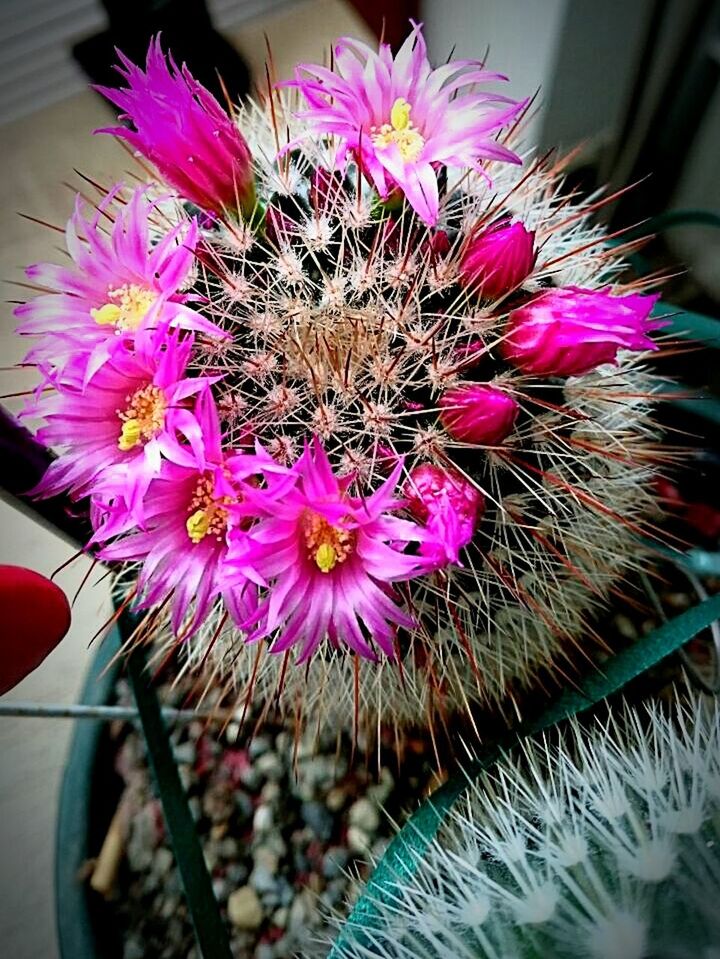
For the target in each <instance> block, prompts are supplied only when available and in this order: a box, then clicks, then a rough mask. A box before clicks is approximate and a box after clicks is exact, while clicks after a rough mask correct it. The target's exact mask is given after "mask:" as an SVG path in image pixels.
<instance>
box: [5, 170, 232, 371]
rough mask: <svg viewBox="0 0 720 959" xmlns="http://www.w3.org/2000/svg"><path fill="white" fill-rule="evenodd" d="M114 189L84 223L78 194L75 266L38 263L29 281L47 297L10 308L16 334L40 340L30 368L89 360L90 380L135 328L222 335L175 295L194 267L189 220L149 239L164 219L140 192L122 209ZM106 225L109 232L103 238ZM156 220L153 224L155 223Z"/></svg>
mask: <svg viewBox="0 0 720 959" xmlns="http://www.w3.org/2000/svg"><path fill="white" fill-rule="evenodd" d="M119 189H120V187H115V188H114V189H113V190H111V192H110V193H109V194H108V196H107V197H106V198H105V199H104V200H103V202H102V203H101V204H100V206H99V207H98V209H97V210H96V211H94V212H93V214H92V216H91V218H90V219H89V220H87V219H86V218H85V216H84V211H83V205H82V198H81V197H79V196H78V198H77V201H76V204H75V212H74V213H73V215H72V217H71V218H70V220H69V222H68V225H67V231H66V237H67V248H68V252H69V254H70V256H71V257H72V260H73V264H74V265H73V266H57V265H55V264H53V263H39V264H36V265H35V266H30V267H28V268H27V270H26V274H27V276H28V277H29V278H30V279H31V280H32V281H33V283H37V284H39V285H40V286H42V287H44V288H45V289H46V290H49V291H50V292H48V293H44V294H42V295H40V296H37V297H35V299H33V300H30V301H29V302H28V303H24V304H23V305H22V306H19V307H17V308H16V310H15V315H16V316H18V317H20V318H21V319H22V320H23V322H22V323H21V325H20V326H19V327H18V332H19V333H22V334H26V335H33V336H35V335H41V336H43V337H44V339H43V340H42V341H41V342H40V343H39V344H38V346H36V347H35V348H34V349H32V350H31V351H30V353H29V354H28V356H27V361H28V362H39V363H48V362H49V363H52V364H53V365H54V366H61V365H62V364H63V363H64V362H65V361H66V360H67V359H68V358H69V357H77V356H78V355H80V354H82V355H84V356H85V357H86V360H87V364H88V368H87V375H88V376H91V375H92V374H93V373H94V372H95V371H96V370H97V369H98V368H99V367H100V365H101V364H102V363H103V362H105V360H106V359H107V358H108V356H109V355H110V353H111V351H112V349H113V347H114V344H115V343H116V341H117V338H118V337H125V338H127V339H130V340H132V337H133V336H134V334H135V332H136V331H137V330H139V329H147V328H151V327H156V326H161V325H169V326H178V327H182V328H184V329H189V330H196V331H198V332H201V333H207V334H209V335H211V336H226V335H227V334H226V333H224V332H223V330H221V329H220V328H219V327H218V326H216V325H215V324H214V323H210V322H209V321H208V320H206V319H204V318H203V317H202V316H201V315H200V314H199V313H198V312H196V311H195V310H193V309H192V308H191V307H190V306H188V302H189V301H190V300H191V299H192V298H191V297H189V296H187V295H185V294H183V293H181V292H180V290H181V289H182V288H183V286H184V284H185V283H186V281H187V279H188V276H189V274H190V270H191V268H192V265H193V259H194V257H193V249H194V247H195V243H196V241H197V224H196V223H195V221H194V220H191V221H188V222H186V223H182V224H180V225H179V226H177V227H174V228H173V229H170V230H167V232H165V234H164V235H161V236H160V237H159V239H157V240H155V239H153V236H154V235H155V234H156V233H157V229H156V227H157V226H159V227H161V228H162V227H163V226H164V218H163V217H162V215H161V214H160V213H159V212H157V209H156V204H154V203H153V202H151V201H150V200H149V199H148V196H147V193H146V191H145V189H143V188H139V189H137V190H135V192H134V193H133V195H132V197H131V198H130V200H129V202H128V203H127V204H125V205H122V203H121V201H120V198H119V195H118V193H119ZM108 221H109V223H110V232H109V233H107V232H105V231H106V229H107V226H108ZM153 221H155V222H153Z"/></svg>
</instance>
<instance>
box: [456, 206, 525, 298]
mask: <svg viewBox="0 0 720 959" xmlns="http://www.w3.org/2000/svg"><path fill="white" fill-rule="evenodd" d="M536 255H537V254H536V252H535V234H534V233H532V232H531V231H529V230H526V229H525V227H524V226H523V224H522V223H510V221H509V220H502V221H501V222H500V223H497V224H495V226H491V227H489V228H488V229H487V230H483V231H482V232H481V233H477V234H475V236H473V238H472V239H471V240H470V242H469V243H468V245H467V247H466V249H465V251H464V253H463V255H462V259H461V261H460V282H461V283H462V284H463V286H465V287H467V288H468V289H469V290H472V292H473V293H476V294H477V295H478V296H481V297H483V299H487V300H496V299H498V298H499V297H501V296H504V294H506V293H510V292H511V291H512V290H514V289H516V288H517V287H518V286H520V284H521V283H522V282H523V280H525V279H526V278H527V277H528V276H529V275H530V274H531V273H532V271H533V268H534V266H535V257H536Z"/></svg>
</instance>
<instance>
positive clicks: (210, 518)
mask: <svg viewBox="0 0 720 959" xmlns="http://www.w3.org/2000/svg"><path fill="white" fill-rule="evenodd" d="M231 502H232V500H231V498H230V497H229V496H223V497H221V498H220V499H217V498H216V497H215V483H214V482H213V479H212V477H210V476H201V477H200V479H199V480H198V482H197V485H196V486H195V492H194V493H193V496H192V499H191V500H190V505H189V506H188V513H189V516H188V518H187V519H186V520H185V528H186V529H187V534H188V537H189V539H190V541H191V542H192V543H199V542H200V540H202V539H205V537H206V536H214V537H215V539H216V540H217V541H218V542H222V539H223V536H224V535H225V531H226V529H227V521H228V511H227V509H226V508H225V507H226V506H227V505H228V503H231Z"/></svg>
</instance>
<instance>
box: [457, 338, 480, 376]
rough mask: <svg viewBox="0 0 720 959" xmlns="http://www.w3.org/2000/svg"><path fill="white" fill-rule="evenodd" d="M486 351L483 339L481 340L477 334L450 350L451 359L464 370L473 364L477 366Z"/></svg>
mask: <svg viewBox="0 0 720 959" xmlns="http://www.w3.org/2000/svg"><path fill="white" fill-rule="evenodd" d="M486 352H487V348H486V346H485V341H484V340H481V339H480V337H479V336H474V337H473V338H472V339H471V340H468V341H467V343H463V344H462V345H461V346H456V347H455V349H454V350H453V351H452V355H453V359H454V360H457V362H458V365H459V366H462V368H463V369H464V370H469V369H472V367H473V366H477V364H478V363H479V362H480V360H481V359H482V358H483V356H485V353H486Z"/></svg>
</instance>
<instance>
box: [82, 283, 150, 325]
mask: <svg viewBox="0 0 720 959" xmlns="http://www.w3.org/2000/svg"><path fill="white" fill-rule="evenodd" d="M107 295H108V302H107V303H104V304H103V305H102V306H101V307H99V309H93V310H90V316H91V317H92V318H93V319H94V320H95V322H96V323H99V324H100V325H101V326H115V327H117V329H118V330H136V329H137V328H138V327H139V326H140V324H141V323H142V321H143V320H144V319H145V315H146V314H147V311H148V310H149V309H150V307H151V306H152V305H153V303H155V301H156V300H157V293H155V292H154V291H153V290H148V289H146V288H145V287H144V286H138V284H137V283H126V284H125V285H124V286H119V287H118V288H117V289H116V290H108V293H107Z"/></svg>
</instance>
